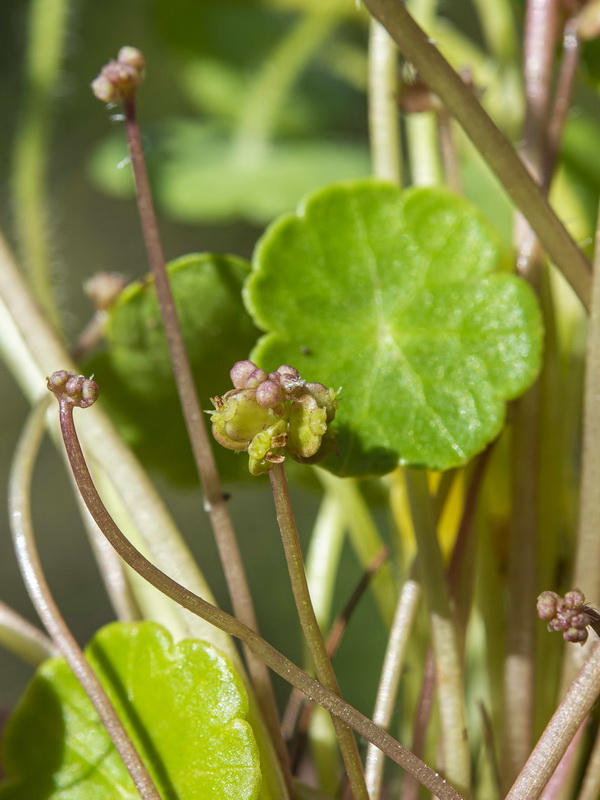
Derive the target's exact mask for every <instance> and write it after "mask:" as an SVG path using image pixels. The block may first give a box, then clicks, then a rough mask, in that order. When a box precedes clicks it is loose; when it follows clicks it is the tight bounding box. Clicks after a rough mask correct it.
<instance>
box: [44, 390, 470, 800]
mask: <svg viewBox="0 0 600 800" xmlns="http://www.w3.org/2000/svg"><path fill="white" fill-rule="evenodd" d="M59 408H60V424H61V431H62V434H63V439H64V443H65V448H66V450H67V455H68V457H69V462H70V464H71V468H72V470H73V475H74V477H75V480H76V482H77V486H78V487H79V491H80V492H81V495H82V497H83V499H84V501H85V503H86V505H87V507H88V508H89V510H90V513H91V514H92V516H93V517H94V519H95V520H96V522H97V524H98V526H99V527H100V529H101V530H102V532H103V533H104V535H105V536H106V538H107V539H108V540H109V542H110V543H111V544H112V546H113V547H114V548H115V550H116V551H117V552H118V553H119V555H120V556H121V558H122V559H123V560H124V561H125V562H126V563H127V564H129V566H130V567H131V568H132V569H133V570H135V571H136V572H137V573H138V574H139V575H141V576H142V577H143V578H145V579H146V580H147V581H149V582H150V583H152V585H153V586H155V587H156V588H157V589H159V590H160V591H162V592H163V593H164V594H166V595H167V596H168V597H170V598H172V599H173V600H174V601H175V602H176V603H179V604H180V605H181V606H183V607H184V608H187V609H188V610H189V611H191V612H192V613H193V614H196V615H197V616H199V617H201V618H202V619H204V620H206V621H207V622H210V623H211V624H212V625H215V626H216V627H218V628H220V629H221V630H222V631H224V632H225V633H228V634H229V635H230V636H235V637H236V638H238V639H241V640H242V641H243V642H244V643H245V644H246V645H247V646H248V647H249V648H250V649H251V650H252V652H253V653H254V654H255V655H257V656H258V657H259V658H260V659H261V660H262V661H263V662H264V663H265V664H266V665H267V666H268V667H269V668H270V669H272V670H273V671H274V672H275V673H277V675H279V676H280V677H282V678H283V679H284V680H286V681H287V682H288V683H291V684H292V685H293V686H296V687H297V688H298V689H300V691H301V692H303V694H305V695H306V696H307V697H308V698H309V699H310V700H312V701H313V702H315V703H318V704H319V705H321V706H323V708H325V709H326V710H327V711H329V712H330V713H331V714H334V715H335V716H336V717H338V718H339V719H341V720H343V722H345V724H346V725H349V726H351V727H352V728H353V729H354V730H355V731H357V732H358V733H359V734H361V735H362V736H364V737H365V739H367V740H368V741H370V742H372V743H373V744H375V745H376V746H377V747H379V748H380V749H381V750H383V752H384V753H386V755H387V756H389V758H391V759H392V760H393V761H395V762H396V763H397V764H399V765H400V766H401V767H403V769H405V770H407V772H410V773H411V774H412V775H414V776H415V777H416V778H417V780H418V781H419V782H420V783H421V784H422V785H423V786H425V787H426V788H427V789H429V791H431V792H432V793H433V794H435V795H436V796H437V797H438V798H439V800H463V798H462V797H461V795H460V794H459V793H458V792H457V791H456V789H454V788H453V787H451V786H450V785H449V784H447V783H446V781H445V780H443V779H442V778H440V776H439V775H437V774H436V773H435V772H434V771H433V770H432V769H431V768H430V767H428V766H427V765H426V764H424V763H423V762H422V761H421V760H420V759H418V758H416V757H415V756H413V754H412V753H411V752H410V751H409V750H407V749H406V748H405V747H403V746H402V745H401V744H400V743H399V742H397V741H396V740H395V739H394V738H393V737H392V736H390V735H389V734H388V733H386V732H385V731H383V730H382V729H381V728H379V727H378V726H377V725H375V723H374V722H372V721H371V720H370V719H368V718H367V717H365V716H364V715H363V714H361V713H360V712H359V711H357V710H356V709H355V708H353V707H352V706H350V705H349V704H348V703H346V702H344V701H343V700H342V699H341V698H340V697H339V696H338V695H336V694H334V693H333V692H330V691H329V690H328V689H326V688H325V687H324V686H322V685H321V684H320V683H319V682H318V681H316V680H314V678H311V677H310V675H307V674H306V673H305V672H304V671H303V670H301V669H300V668H299V667H297V666H296V665H295V664H294V663H292V662H291V661H290V660H289V659H287V658H286V657H285V656H283V655H282V654H281V653H280V652H279V651H278V650H276V649H275V648H274V647H272V645H270V644H269V643H268V642H267V641H265V640H264V639H263V638H262V637H261V636H259V635H258V634H257V633H255V632H254V631H253V630H252V629H251V628H249V627H248V626H247V625H244V623H243V622H240V620H238V619H236V618H235V617H232V616H231V615H230V614H227V613H226V612H225V611H222V610H221V609H220V608H217V607H216V606H213V605H211V603H208V602H207V601H206V600H203V599H202V598H201V597H199V596H198V595H196V594H194V593H193V592H191V591H190V590H189V589H186V588H185V587H184V586H182V585H181V584H179V583H177V581H174V580H173V579H172V578H170V577H169V576H168V575H166V574H165V573H164V572H162V571H161V570H160V569H158V567H155V566H154V564H152V563H151V562H150V561H148V559H147V558H145V557H144V556H143V555H142V554H141V553H140V552H139V551H137V550H136V549H135V547H133V545H132V544H131V542H130V541H129V540H128V539H127V538H126V537H125V536H124V535H123V534H122V533H121V531H120V530H119V528H118V527H117V526H116V525H115V523H114V521H113V519H112V517H111V516H110V514H109V513H108V511H107V510H106V508H105V507H104V505H103V503H102V500H101V498H100V496H99V495H98V492H97V491H96V488H95V486H94V484H93V482H92V479H91V475H90V473H89V470H88V468H87V465H86V463H85V459H84V457H83V452H82V450H81V446H80V444H79V440H78V438H77V433H76V431H75V426H74V424H73V409H72V407H71V406H70V405H68V404H66V403H64V402H60V403H59Z"/></svg>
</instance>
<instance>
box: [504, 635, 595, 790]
mask: <svg viewBox="0 0 600 800" xmlns="http://www.w3.org/2000/svg"><path fill="white" fill-rule="evenodd" d="M599 695H600V647H598V646H597V645H596V646H595V647H594V649H593V650H592V652H591V653H590V654H589V657H588V660H587V661H586V662H585V664H584V665H583V667H582V669H581V670H580V672H579V674H578V675H577V677H576V678H575V680H574V682H573V683H572V684H571V686H570V687H569V690H568V691H567V693H566V695H565V696H564V698H563V700H562V702H561V704H560V706H559V707H558V709H557V710H556V712H555V713H554V715H553V717H552V719H551V720H550V722H549V723H548V725H547V726H546V730H545V731H544V733H543V734H542V736H541V738H540V740H539V741H538V743H537V745H536V746H535V748H534V750H533V752H532V753H531V755H530V756H529V758H528V759H527V762H526V764H525V766H524V767H523V769H522V770H521V773H520V775H519V777H518V778H517V780H516V781H515V783H514V784H513V786H512V788H511V790H510V791H509V793H508V794H507V796H506V800H525V798H526V800H537V798H538V797H540V795H541V793H542V791H543V789H544V786H545V785H546V783H547V782H548V780H549V779H550V777H551V776H552V774H553V772H554V770H555V769H556V767H557V766H558V764H559V762H560V760H561V758H562V757H563V755H564V754H565V752H566V751H567V748H568V746H569V744H570V742H571V740H572V739H573V737H574V736H575V734H576V733H577V730H578V729H579V726H580V725H581V724H582V722H583V721H584V720H585V718H586V717H587V715H588V714H589V712H590V711H591V709H592V708H593V707H594V705H595V703H596V702H597V700H598V696H599Z"/></svg>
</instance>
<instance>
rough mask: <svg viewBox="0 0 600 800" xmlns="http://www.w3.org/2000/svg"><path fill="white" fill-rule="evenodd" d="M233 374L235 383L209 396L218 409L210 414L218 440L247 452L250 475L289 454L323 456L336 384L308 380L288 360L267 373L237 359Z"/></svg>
mask: <svg viewBox="0 0 600 800" xmlns="http://www.w3.org/2000/svg"><path fill="white" fill-rule="evenodd" d="M230 375H231V381H232V383H233V385H234V387H235V388H234V389H231V390H230V391H229V392H227V393H226V394H224V395H223V397H213V398H211V402H212V404H213V405H214V407H215V409H216V410H215V411H214V412H213V411H208V412H207V413H209V414H211V418H210V419H211V422H212V424H213V426H212V430H213V435H214V437H215V439H216V440H217V441H218V442H219V444H222V445H223V447H227V448H228V449H229V450H235V451H237V452H247V453H248V455H249V456H250V462H249V469H250V472H251V473H252V475H261V474H262V473H265V472H268V471H269V470H270V469H272V467H273V465H274V464H280V463H281V462H282V461H283V460H284V459H285V455H286V453H287V454H289V455H290V456H291V457H292V458H293V459H294V460H295V461H300V462H302V463H311V464H312V463H315V462H317V461H320V460H322V458H324V456H325V454H326V452H327V447H326V445H327V444H328V443H329V442H330V440H329V439H328V438H327V426H328V424H329V423H330V422H331V420H332V419H333V418H334V416H335V412H336V410H337V408H338V402H337V394H338V393H337V392H336V391H335V390H334V389H328V388H327V387H326V386H323V384H322V383H307V382H306V381H304V380H302V378H301V377H300V374H299V373H298V370H297V369H294V367H290V366H287V365H283V366H281V367H279V368H278V369H277V370H276V371H275V372H269V373H267V372H265V371H264V370H263V369H259V368H258V367H257V366H256V364H254V363H253V362H252V361H238V362H237V363H236V364H234V366H233V368H232V370H231V372H230ZM324 437H325V439H324Z"/></svg>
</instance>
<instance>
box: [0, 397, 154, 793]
mask: <svg viewBox="0 0 600 800" xmlns="http://www.w3.org/2000/svg"><path fill="white" fill-rule="evenodd" d="M47 407H48V398H47V397H44V398H43V399H42V400H41V401H40V402H39V403H38V404H37V405H36V406H34V408H33V410H32V412H31V414H30V417H29V420H28V421H27V423H26V425H25V428H24V430H23V433H22V435H21V439H20V441H19V444H18V445H17V450H16V453H15V457H14V461H13V466H12V470H11V476H10V482H9V515H10V523H11V530H12V534H13V540H14V546H15V550H16V553H17V560H18V562H19V567H20V569H21V574H22V576H23V580H24V582H25V585H26V587H27V591H28V593H29V596H30V598H31V601H32V603H33V605H34V606H35V609H36V611H37V612H38V614H39V616H40V619H41V620H42V622H43V623H44V627H45V628H46V630H47V631H48V633H49V635H50V637H51V639H52V641H53V642H54V644H55V645H56V647H57V648H58V650H59V651H60V652H61V653H62V655H64V657H65V659H66V660H67V663H68V664H69V666H70V667H71V669H72V670H73V673H74V675H75V677H76V678H77V680H78V681H79V683H80V684H81V686H82V688H83V690H84V691H85V693H86V694H87V696H88V697H89V699H90V700H91V702H92V704H93V706H94V708H95V709H96V712H97V714H98V716H99V717H100V719H101V721H102V724H103V725H104V727H105V728H106V732H107V733H108V735H109V737H110V739H111V741H112V743H113V744H114V746H115V748H116V750H117V752H118V753H119V755H120V756H121V758H122V760H123V763H124V764H125V767H126V768H127V771H128V772H129V775H130V776H131V779H132V781H133V782H134V784H135V787H136V789H137V790H138V792H139V794H140V797H142V798H145V800H160V795H159V793H158V791H157V789H156V786H155V785H154V782H153V781H152V778H151V777H150V775H149V774H148V771H147V770H146V767H145V766H144V764H143V762H142V760H141V758H140V756H139V754H138V753H137V751H136V749H135V747H134V745H133V743H132V741H131V739H130V738H129V735H128V734H127V732H126V731H125V728H124V727H123V724H122V722H121V721H120V719H119V717H118V716H117V713H116V712H115V710H114V708H113V706H112V704H111V702H110V700H109V699H108V697H107V695H106V692H105V691H104V689H103V687H102V684H101V683H100V681H99V680H98V678H97V676H96V675H95V673H94V671H93V670H92V668H91V667H90V665H89V664H88V662H87V660H86V658H85V656H84V655H83V653H82V652H81V649H80V648H79V645H78V644H77V642H76V641H75V639H74V637H73V635H72V634H71V632H70V630H69V629H68V627H67V625H66V623H65V621H64V619H63V617H62V615H61V613H60V611H59V610H58V607H57V606H56V604H55V602H54V599H53V598H52V594H51V593H50V589H49V588H48V584H47V583H46V579H45V577H44V572H43V569H42V565H41V563H40V560H39V556H38V552H37V547H36V543H35V537H34V533H33V525H32V522H31V511H30V497H31V477H32V474H33V468H34V465H35V462H36V458H37V454H38V451H39V447H40V443H41V440H42V437H43V435H44V427H45V420H44V417H45V414H46V409H47Z"/></svg>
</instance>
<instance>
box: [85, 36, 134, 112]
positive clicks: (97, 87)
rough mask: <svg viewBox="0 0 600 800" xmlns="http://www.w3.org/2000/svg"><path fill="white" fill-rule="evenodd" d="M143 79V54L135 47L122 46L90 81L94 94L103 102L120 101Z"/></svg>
mask: <svg viewBox="0 0 600 800" xmlns="http://www.w3.org/2000/svg"><path fill="white" fill-rule="evenodd" d="M143 80H144V56H143V55H142V53H141V52H140V51H139V50H137V49H136V48H135V47H122V48H121V49H120V50H119V55H118V56H117V60H116V61H109V62H108V64H106V66H104V67H102V71H101V72H100V74H99V75H98V77H97V78H96V79H95V80H93V81H92V91H93V92H94V95H95V96H96V97H97V98H98V100H101V101H102V102H103V103H121V102H122V101H123V100H125V98H126V97H130V96H131V95H132V94H133V93H134V92H135V90H136V89H137V88H138V86H139V85H140V83H141V82H142V81H143Z"/></svg>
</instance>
